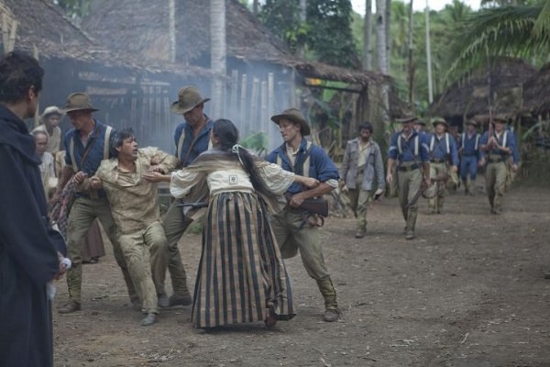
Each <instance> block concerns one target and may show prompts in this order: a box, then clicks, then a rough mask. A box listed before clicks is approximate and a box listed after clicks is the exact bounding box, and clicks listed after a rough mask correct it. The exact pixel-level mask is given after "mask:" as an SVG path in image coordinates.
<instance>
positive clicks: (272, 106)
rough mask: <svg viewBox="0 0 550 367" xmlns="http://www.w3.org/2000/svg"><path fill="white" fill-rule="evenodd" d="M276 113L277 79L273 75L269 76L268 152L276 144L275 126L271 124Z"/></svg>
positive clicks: (269, 74)
mask: <svg viewBox="0 0 550 367" xmlns="http://www.w3.org/2000/svg"><path fill="white" fill-rule="evenodd" d="M274 111H275V77H274V75H273V73H268V74H267V116H266V117H267V118H266V123H267V130H266V132H267V136H268V138H269V140H268V150H270V148H271V147H272V146H273V144H274V142H275V127H274V126H275V124H272V123H271V120H270V118H271V116H273V114H274V113H273V112H274Z"/></svg>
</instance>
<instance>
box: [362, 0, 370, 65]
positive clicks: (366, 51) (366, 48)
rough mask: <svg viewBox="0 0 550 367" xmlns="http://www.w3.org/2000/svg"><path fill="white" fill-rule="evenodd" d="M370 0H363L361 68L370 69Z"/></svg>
mask: <svg viewBox="0 0 550 367" xmlns="http://www.w3.org/2000/svg"><path fill="white" fill-rule="evenodd" d="M371 41H372V0H365V22H364V29H363V70H365V71H370V70H372V42H371Z"/></svg>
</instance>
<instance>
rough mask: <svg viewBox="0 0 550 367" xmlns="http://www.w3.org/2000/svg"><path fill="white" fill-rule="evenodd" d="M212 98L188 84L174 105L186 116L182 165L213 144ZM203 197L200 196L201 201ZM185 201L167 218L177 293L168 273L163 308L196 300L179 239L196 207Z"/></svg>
mask: <svg viewBox="0 0 550 367" xmlns="http://www.w3.org/2000/svg"><path fill="white" fill-rule="evenodd" d="M209 100H210V98H202V97H201V95H200V92H199V90H198V89H197V88H195V87H191V86H187V87H183V88H181V89H180V91H179V93H178V100H177V101H176V102H174V103H173V104H172V109H171V110H172V112H173V113H175V114H178V115H182V116H183V118H184V119H185V122H182V123H181V124H179V125H178V126H177V127H176V132H175V134H174V141H175V143H176V157H177V158H179V160H180V164H181V166H182V167H187V166H188V165H189V163H191V162H192V161H193V160H194V159H195V158H197V157H198V156H199V154H201V153H202V152H204V151H206V150H208V149H209V148H210V147H211V142H210V130H212V126H213V125H214V121H212V120H211V119H210V118H209V117H208V116H207V115H206V114H205V113H204V112H203V110H204V103H206V102H208V101H209ZM199 199H200V198H198V200H199ZM180 203H181V200H176V201H174V203H173V204H172V205H171V206H170V208H169V209H168V212H167V213H166V217H165V218H164V231H165V232H166V240H167V247H168V271H169V272H170V276H171V278H172V288H173V290H174V294H173V295H172V296H171V297H170V299H168V298H167V297H166V292H165V291H164V276H163V277H162V279H159V281H160V282H161V283H160V285H161V291H162V293H161V294H160V295H159V304H160V305H161V306H162V307H168V306H176V305H182V306H187V305H190V304H191V303H192V299H191V294H190V293H189V289H188V288H187V275H186V273H185V268H184V267H183V263H182V261H181V255H180V251H179V249H178V241H179V239H180V238H181V236H182V235H183V232H185V230H186V229H187V227H189V225H190V224H191V223H192V222H193V219H192V217H193V215H195V214H196V213H194V212H193V211H192V210H191V211H189V212H187V214H186V215H185V216H184V215H183V210H182V207H181V206H180ZM153 267H154V268H155V269H156V270H155V271H156V272H158V273H159V274H166V265H165V264H153Z"/></svg>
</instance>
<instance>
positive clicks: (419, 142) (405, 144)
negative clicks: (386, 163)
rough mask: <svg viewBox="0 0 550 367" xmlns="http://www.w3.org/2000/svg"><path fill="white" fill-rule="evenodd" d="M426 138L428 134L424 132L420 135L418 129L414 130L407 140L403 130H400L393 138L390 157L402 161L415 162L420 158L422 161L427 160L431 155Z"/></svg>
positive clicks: (389, 150)
mask: <svg viewBox="0 0 550 367" xmlns="http://www.w3.org/2000/svg"><path fill="white" fill-rule="evenodd" d="M426 140H427V134H426V133H424V132H423V133H422V134H421V135H419V134H418V133H417V132H416V131H413V132H412V133H411V135H410V136H409V139H408V140H407V139H405V137H403V136H402V131H398V132H396V133H395V134H393V136H392V138H391V141H390V148H389V149H388V158H391V159H393V160H396V161H399V162H401V163H403V162H415V160H417V159H418V158H420V161H422V162H427V161H429V160H430V155H429V153H428V145H427V144H426ZM415 156H417V157H415Z"/></svg>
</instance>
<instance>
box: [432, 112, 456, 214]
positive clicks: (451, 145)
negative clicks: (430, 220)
mask: <svg viewBox="0 0 550 367" xmlns="http://www.w3.org/2000/svg"><path fill="white" fill-rule="evenodd" d="M432 124H433V126H434V129H435V131H434V132H433V134H431V136H430V138H429V141H428V148H429V149H428V150H429V152H430V179H432V181H435V179H436V178H437V177H442V176H444V175H447V174H448V175H449V177H450V178H451V180H453V182H454V183H455V184H458V177H457V172H458V150H457V148H456V143H455V139H454V138H453V137H452V135H451V134H450V133H448V132H447V131H446V130H447V129H448V128H449V124H448V123H447V121H445V119H444V118H442V117H436V118H434V119H433V120H432ZM453 175H454V176H453ZM446 195H447V189H446V187H445V182H444V181H438V190H437V195H435V196H434V197H433V198H431V199H429V200H428V205H429V207H430V212H431V213H432V214H435V213H437V214H441V212H442V211H443V204H444V202H445V196H446Z"/></svg>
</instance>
